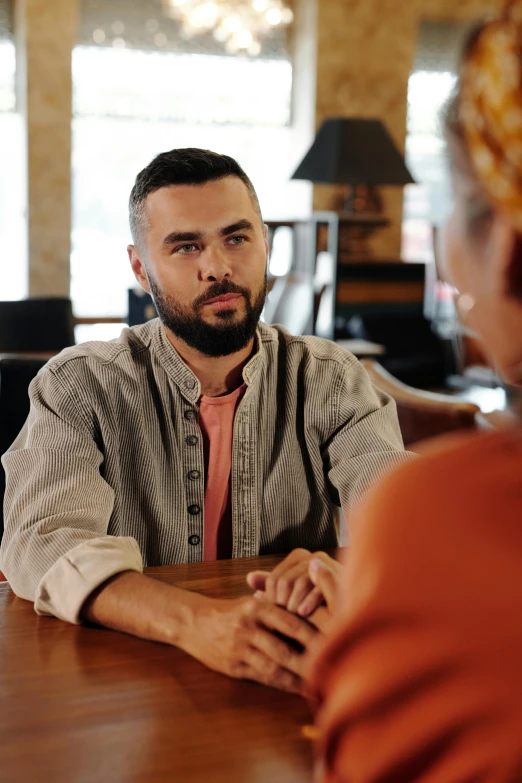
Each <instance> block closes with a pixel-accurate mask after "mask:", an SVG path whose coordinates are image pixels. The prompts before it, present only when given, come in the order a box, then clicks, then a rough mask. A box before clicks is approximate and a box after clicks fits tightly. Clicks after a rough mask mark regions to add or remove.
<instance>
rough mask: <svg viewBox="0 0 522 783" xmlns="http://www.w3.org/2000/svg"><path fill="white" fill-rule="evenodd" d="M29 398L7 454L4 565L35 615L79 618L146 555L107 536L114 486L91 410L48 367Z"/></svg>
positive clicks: (0, 555)
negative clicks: (101, 589) (97, 592)
mask: <svg viewBox="0 0 522 783" xmlns="http://www.w3.org/2000/svg"><path fill="white" fill-rule="evenodd" d="M29 397H30V403H31V407H30V413H29V417H28V419H27V421H26V423H25V425H24V428H23V429H22V431H21V433H20V435H19V436H18V438H17V439H16V440H15V442H14V443H13V445H12V446H11V448H10V449H9V451H8V452H7V453H6V454H5V455H4V457H3V458H2V464H3V465H4V468H5V472H6V492H5V499H4V524H5V531H4V536H3V539H2V546H1V549H0V568H1V570H2V571H3V572H4V574H5V576H6V577H7V579H8V580H9V582H10V585H11V587H12V589H13V590H14V592H15V593H16V594H17V595H18V596H19V597H21V598H25V599H27V600H30V601H33V602H34V604H35V609H36V611H37V612H39V613H40V614H52V615H56V616H57V617H60V618H62V619H64V620H68V621H69V622H78V617H79V612H80V610H81V606H82V604H83V602H84V601H85V599H86V598H87V597H88V595H89V594H90V593H91V592H92V591H93V590H94V589H95V588H96V587H98V586H99V585H100V584H101V583H103V581H105V580H106V579H108V578H109V577H111V576H113V575H114V574H116V573H118V572H119V571H125V570H141V568H142V563H141V555H140V552H139V548H138V544H137V542H136V541H135V540H134V539H130V538H118V537H114V536H108V535H107V531H108V526H109V521H110V518H111V514H112V511H113V506H114V491H113V489H112V488H111V487H110V486H109V484H108V483H107V482H106V481H105V479H104V478H103V476H102V473H101V470H100V468H101V465H102V463H103V459H104V457H103V453H102V452H101V450H100V449H99V448H98V445H97V443H96V438H95V421H94V416H93V415H92V412H89V411H84V410H81V409H80V407H79V406H78V405H77V403H76V401H75V399H74V398H73V396H72V395H71V393H70V392H69V390H68V389H66V388H65V387H64V386H62V384H61V381H60V379H59V378H58V377H57V375H56V374H55V372H54V371H53V369H52V367H49V366H46V367H45V368H44V369H43V370H41V371H40V373H39V374H38V376H37V377H36V378H35V379H34V380H33V382H32V383H31V386H30V389H29Z"/></svg>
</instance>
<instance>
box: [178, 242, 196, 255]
mask: <svg viewBox="0 0 522 783" xmlns="http://www.w3.org/2000/svg"><path fill="white" fill-rule="evenodd" d="M195 247H196V245H194V244H192V245H181V246H180V247H177V248H176V250H175V251H174V252H175V253H192V251H193V250H194V248H195Z"/></svg>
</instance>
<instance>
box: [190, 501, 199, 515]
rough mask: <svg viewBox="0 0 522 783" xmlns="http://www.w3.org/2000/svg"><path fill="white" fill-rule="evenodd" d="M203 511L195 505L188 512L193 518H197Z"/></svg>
mask: <svg viewBox="0 0 522 783" xmlns="http://www.w3.org/2000/svg"><path fill="white" fill-rule="evenodd" d="M200 511H201V507H200V506H198V505H197V504H196V503H194V505H193V506H189V507H188V512H189V514H190V515H191V516H192V517H195V516H197V515H198V514H199V513H200Z"/></svg>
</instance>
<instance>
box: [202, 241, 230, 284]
mask: <svg viewBox="0 0 522 783" xmlns="http://www.w3.org/2000/svg"><path fill="white" fill-rule="evenodd" d="M201 261H202V263H201V279H202V280H205V281H206V282H209V283H215V282H220V281H221V280H224V279H225V278H227V277H231V276H232V268H231V265H230V262H229V260H228V258H227V255H226V253H224V252H223V251H222V250H220V249H218V248H215V247H207V248H205V251H204V252H203V253H202V256H201Z"/></svg>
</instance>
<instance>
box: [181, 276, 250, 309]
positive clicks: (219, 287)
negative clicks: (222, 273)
mask: <svg viewBox="0 0 522 783" xmlns="http://www.w3.org/2000/svg"><path fill="white" fill-rule="evenodd" d="M225 294H242V295H243V296H244V297H245V299H246V300H247V302H249V301H250V291H249V290H248V288H242V287H241V286H239V285H236V284H235V283H231V282H230V281H229V280H223V282H222V283H212V285H210V286H209V287H208V288H207V290H206V291H205V293H204V294H201V296H198V297H197V298H196V299H194V308H195V309H197V308H198V307H200V306H201V305H203V304H205V302H208V301H209V300H210V299H216V297H218V296H225Z"/></svg>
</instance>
